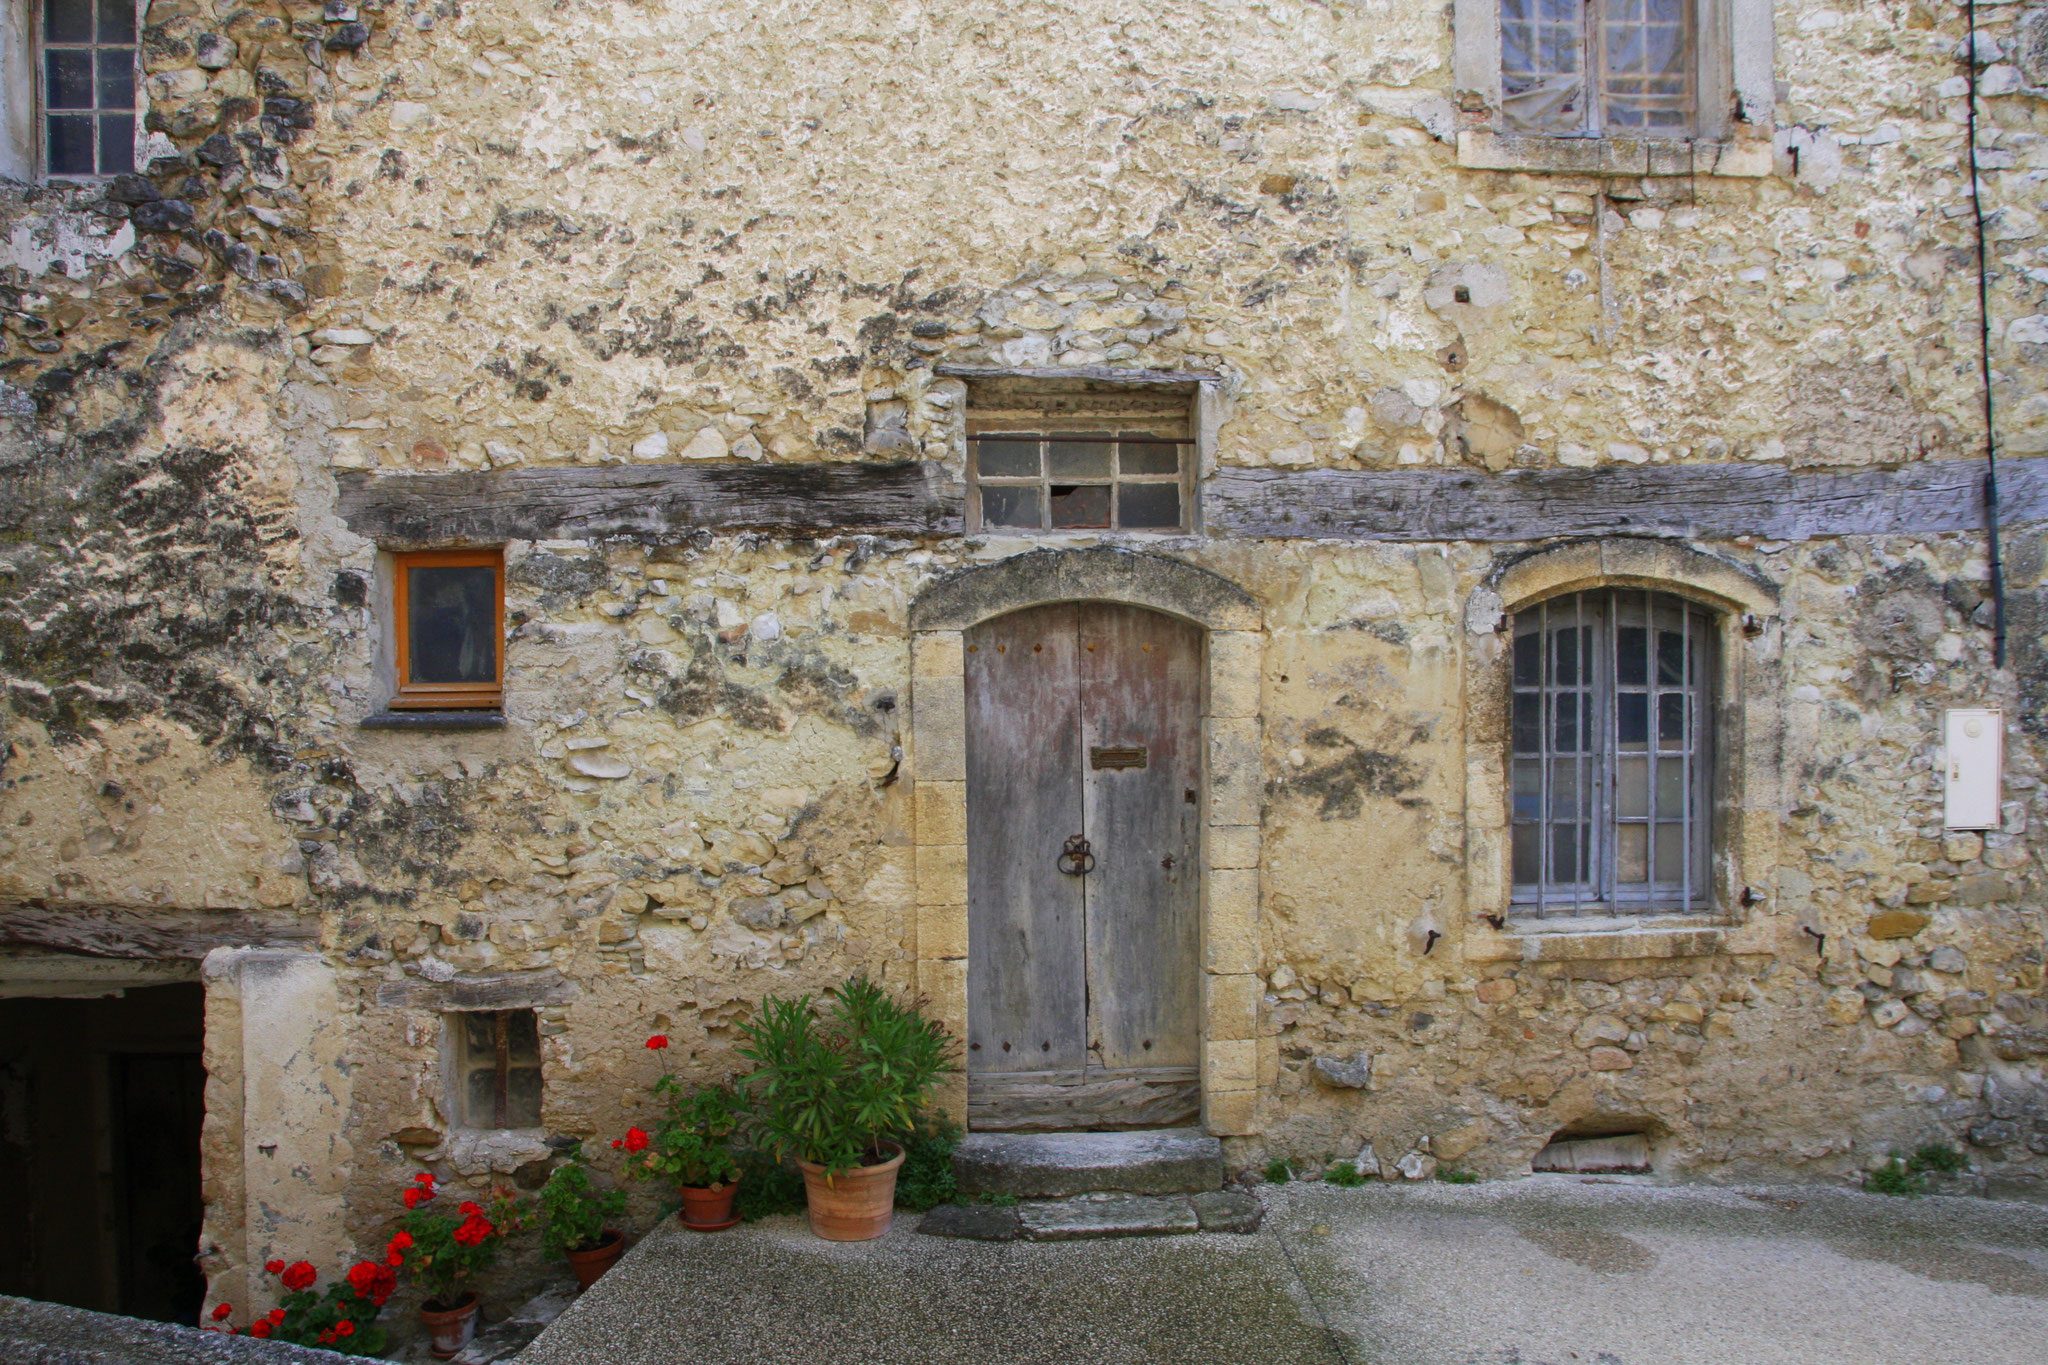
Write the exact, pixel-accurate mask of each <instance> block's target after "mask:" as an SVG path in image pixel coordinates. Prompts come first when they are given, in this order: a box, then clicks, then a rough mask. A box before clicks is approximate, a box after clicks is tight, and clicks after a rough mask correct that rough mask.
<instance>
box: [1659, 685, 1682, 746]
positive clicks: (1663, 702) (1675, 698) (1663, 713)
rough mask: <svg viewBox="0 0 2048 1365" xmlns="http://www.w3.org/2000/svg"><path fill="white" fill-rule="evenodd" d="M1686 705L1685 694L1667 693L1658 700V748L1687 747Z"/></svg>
mask: <svg viewBox="0 0 2048 1365" xmlns="http://www.w3.org/2000/svg"><path fill="white" fill-rule="evenodd" d="M1685 703H1686V695H1685V693H1683V692H1666V693H1664V694H1663V695H1662V696H1660V697H1658V698H1657V747H1658V748H1660V749H1682V748H1684V747H1685Z"/></svg>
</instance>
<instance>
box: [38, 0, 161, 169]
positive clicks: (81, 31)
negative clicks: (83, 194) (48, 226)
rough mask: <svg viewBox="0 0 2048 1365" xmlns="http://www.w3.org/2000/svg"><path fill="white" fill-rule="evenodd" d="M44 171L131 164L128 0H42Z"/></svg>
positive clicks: (131, 4) (131, 8) (131, 3)
mask: <svg viewBox="0 0 2048 1365" xmlns="http://www.w3.org/2000/svg"><path fill="white" fill-rule="evenodd" d="M41 3H42V34H41V38H42V82H41V96H42V98H41V101H40V103H41V108H40V109H39V110H38V111H37V112H38V116H39V119H40V122H41V124H42V144H43V146H42V155H43V170H44V172H45V173H46V174H48V175H52V176H101V175H118V174H121V173H123V172H127V171H133V170H134V169H135V10H136V5H135V0H41Z"/></svg>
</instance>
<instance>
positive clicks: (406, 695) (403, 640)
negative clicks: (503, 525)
mask: <svg viewBox="0 0 2048 1365" xmlns="http://www.w3.org/2000/svg"><path fill="white" fill-rule="evenodd" d="M416 568H436V569H464V568H489V569H493V570H495V571H496V577H497V592H496V593H495V594H494V596H493V606H494V608H495V610H494V612H493V620H492V623H491V639H492V642H493V644H494V645H495V651H494V653H495V662H496V664H497V671H496V676H495V677H494V678H493V679H492V680H491V681H490V682H488V683H414V682H413V681H411V678H412V603H411V597H410V591H411V581H412V575H411V571H412V570H413V569H416ZM391 608H392V610H391V621H392V634H393V639H394V645H395V658H396V662H397V674H396V678H397V687H396V688H395V690H394V691H393V693H392V696H391V700H390V702H389V703H388V705H389V706H390V707H391V709H393V710H413V711H496V710H500V709H502V708H503V707H504V704H505V551H504V549H503V547H502V546H501V547H497V548H493V549H488V550H405V551H399V552H396V553H394V554H393V555H392V556H391Z"/></svg>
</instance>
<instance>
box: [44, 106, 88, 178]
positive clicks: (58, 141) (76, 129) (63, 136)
mask: <svg viewBox="0 0 2048 1365" xmlns="http://www.w3.org/2000/svg"><path fill="white" fill-rule="evenodd" d="M49 128H50V148H49V166H50V174H51V175H91V174H92V173H93V159H92V115H91V114H62V115H53V116H52V117H51V118H50V120H49Z"/></svg>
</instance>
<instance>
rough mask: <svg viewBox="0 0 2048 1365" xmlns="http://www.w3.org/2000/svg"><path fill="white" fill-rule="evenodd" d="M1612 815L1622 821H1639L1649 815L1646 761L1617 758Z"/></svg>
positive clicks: (1642, 759)
mask: <svg viewBox="0 0 2048 1365" xmlns="http://www.w3.org/2000/svg"><path fill="white" fill-rule="evenodd" d="M1614 813H1615V814H1616V815H1617V816H1620V817H1621V818H1622V819H1624V820H1626V819H1630V818H1635V819H1638V820H1640V819H1641V818H1643V817H1644V816H1646V815H1648V814H1649V813H1650V761H1649V760H1648V759H1646V758H1618V759H1616V760H1615V761H1614Z"/></svg>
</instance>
